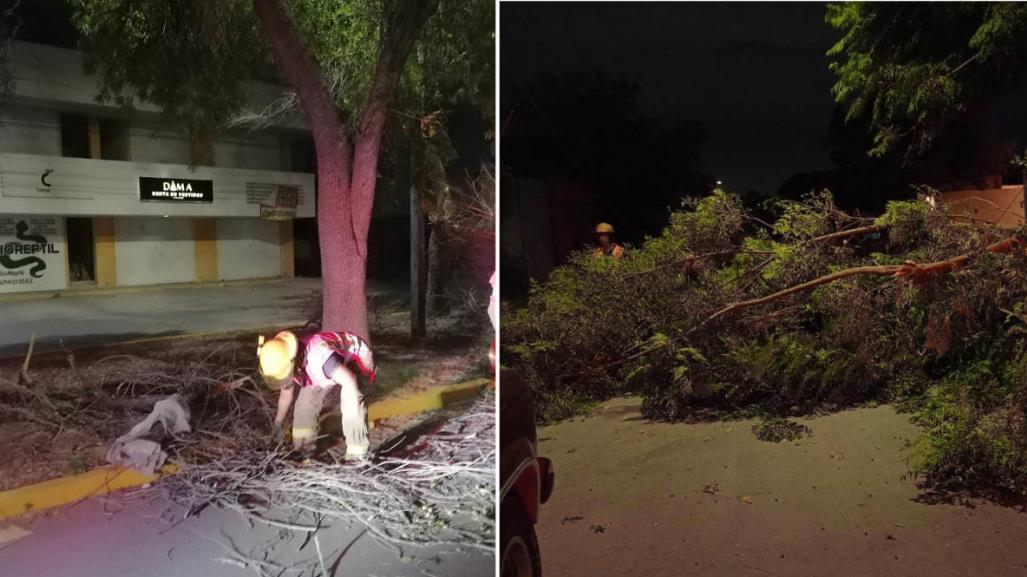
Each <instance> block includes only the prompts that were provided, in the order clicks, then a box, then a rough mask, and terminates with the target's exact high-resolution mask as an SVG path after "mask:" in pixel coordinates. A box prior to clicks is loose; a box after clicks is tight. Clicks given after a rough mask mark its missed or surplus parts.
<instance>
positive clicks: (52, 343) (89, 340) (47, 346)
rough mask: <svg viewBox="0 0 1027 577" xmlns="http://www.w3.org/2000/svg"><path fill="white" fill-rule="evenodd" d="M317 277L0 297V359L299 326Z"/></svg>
mask: <svg viewBox="0 0 1027 577" xmlns="http://www.w3.org/2000/svg"><path fill="white" fill-rule="evenodd" d="M320 292H321V279H289V280H281V281H272V282H266V281H265V282H254V283H232V284H226V285H224V286H217V285H214V286H207V285H204V286H196V287H188V288H182V287H175V288H165V289H156V290H153V289H151V290H146V291H126V292H115V293H103V294H89V295H71V296H63V297H60V298H46V299H35V300H7V301H0V318H2V319H3V322H2V323H0V357H8V356H13V355H21V354H24V352H25V350H26V348H27V346H28V342H29V340H30V339H31V337H32V335H33V334H35V335H36V350H38V351H46V350H53V349H55V348H59V347H60V343H61V341H63V342H64V344H65V346H68V347H72V348H73V347H78V346H90V345H95V344H108V343H116V342H124V341H129V340H135V339H140V338H148V337H155V336H166V335H179V334H187V333H199V332H209V331H232V330H243V329H260V328H264V327H269V326H275V325H282V324H290V323H298V324H302V323H304V322H306V321H307V320H309V319H310V318H311V315H312V314H314V311H317V310H318V302H319V301H318V298H319V295H320Z"/></svg>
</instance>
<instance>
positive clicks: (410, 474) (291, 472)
mask: <svg viewBox="0 0 1027 577" xmlns="http://www.w3.org/2000/svg"><path fill="white" fill-rule="evenodd" d="M417 446H418V448H419V450H418V451H417V452H416V453H415V454H414V455H413V456H411V457H408V458H398V457H389V456H386V457H383V458H378V459H374V460H372V461H369V462H366V463H346V462H342V463H325V462H320V461H305V462H303V463H297V462H295V461H293V460H290V459H289V458H288V457H287V455H285V454H283V453H280V452H279V453H276V452H267V451H250V452H239V451H231V452H229V451H226V452H224V454H223V455H222V456H221V457H220V458H218V459H215V460H212V461H210V462H207V463H205V464H201V465H192V466H189V467H187V468H185V469H184V470H182V471H180V472H179V474H177V475H174V476H173V477H170V478H168V479H166V480H165V481H164V482H162V483H161V488H162V490H163V491H164V494H165V495H166V496H167V497H168V498H170V499H171V500H172V501H173V502H174V503H176V504H178V505H180V506H181V509H178V511H181V510H184V511H185V516H189V515H192V514H196V513H197V512H199V511H200V510H202V509H203V508H204V507H207V506H209V505H216V506H219V507H222V508H225V509H230V510H235V511H238V512H239V513H241V514H242V515H244V516H245V517H246V518H247V519H250V520H252V521H253V522H255V523H261V524H265V525H269V526H272V527H275V528H278V529H282V530H285V531H290V532H293V533H294V534H295V535H297V536H299V537H301V538H302V539H303V540H304V542H306V541H309V540H313V541H314V543H315V549H316V550H317V555H316V557H314V556H312V557H311V558H310V559H308V560H307V561H306V563H308V564H310V565H311V567H308V569H318V568H321V569H323V568H324V567H325V564H326V561H325V559H326V553H325V552H323V551H322V550H321V545H320V540H319V539H318V532H319V531H321V530H322V529H323V528H326V527H330V526H331V525H332V524H334V523H346V524H353V523H358V524H360V525H362V526H363V527H365V528H366V530H367V533H368V534H370V535H371V536H372V537H374V538H375V539H376V540H377V541H379V542H381V543H383V544H385V545H386V546H388V547H391V548H395V549H396V550H397V551H399V552H400V553H402V552H403V547H417V548H421V547H428V546H439V545H449V546H454V547H464V548H469V549H480V550H484V551H488V552H491V551H493V549H494V538H495V535H494V523H495V505H494V495H495V467H496V447H495V397H494V395H493V394H492V393H491V392H486V393H484V394H483V395H482V396H481V397H480V398H479V399H478V400H477V402H476V403H475V404H474V405H473V406H472V407H471V408H470V409H468V410H467V411H466V412H465V413H463V414H462V415H460V416H459V417H456V418H454V419H452V420H450V421H449V422H447V424H446V425H445V426H444V427H443V428H442V429H441V430H439V431H437V432H436V433H434V434H432V435H429V436H426V437H423V438H421V439H420V440H419V443H418V445H417ZM178 514H179V516H180V517H181V513H178ZM225 547H226V550H228V551H229V552H230V553H231V555H230V557H229V558H226V561H227V562H230V563H234V564H240V565H243V566H245V567H248V568H251V569H254V570H256V571H257V572H258V573H259V574H264V573H265V572H271V570H272V569H275V570H281V569H283V568H282V567H280V566H279V565H280V564H277V562H275V561H274V560H270V559H267V558H264V557H263V556H261V557H254V556H252V555H248V554H247V553H246V552H244V551H239V550H237V549H233V548H231V547H229V546H225ZM262 550H265V549H262ZM340 555H341V554H340ZM331 556H332V555H331V554H328V557H327V558H329V559H330V558H331ZM292 568H293V569H303V568H298V567H292Z"/></svg>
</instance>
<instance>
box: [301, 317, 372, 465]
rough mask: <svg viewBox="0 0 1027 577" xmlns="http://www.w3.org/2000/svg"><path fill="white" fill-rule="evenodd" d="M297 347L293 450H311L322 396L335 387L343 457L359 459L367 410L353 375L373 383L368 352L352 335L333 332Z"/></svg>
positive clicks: (365, 446)
mask: <svg viewBox="0 0 1027 577" xmlns="http://www.w3.org/2000/svg"><path fill="white" fill-rule="evenodd" d="M301 345H302V346H303V347H304V351H305V354H304V360H303V367H302V370H301V371H300V374H299V376H298V378H297V379H296V380H297V384H298V385H299V386H300V391H299V397H298V398H297V399H296V408H295V409H294V414H293V420H292V423H293V424H292V439H293V446H294V447H295V448H296V449H297V450H310V449H313V447H314V442H315V440H316V439H317V423H318V417H319V416H320V414H321V407H322V405H323V404H324V399H325V396H326V395H327V394H328V392H329V391H330V390H331V389H332V387H335V386H337V385H338V386H339V387H340V391H339V410H340V412H341V413H342V434H343V436H344V437H345V438H346V456H348V457H363V456H364V455H366V454H367V449H368V446H369V444H370V442H369V440H368V436H367V407H366V406H365V405H364V397H363V395H362V394H361V392H360V387H359V386H358V383H357V372H359V373H361V374H363V375H364V376H366V377H367V378H368V380H369V381H370V382H374V376H375V373H376V371H375V367H374V357H373V355H372V354H371V348H370V347H369V346H368V344H367V343H366V342H365V341H364V340H363V339H361V338H360V337H358V336H356V335H352V334H350V333H335V332H323V333H317V334H314V335H311V336H310V337H308V338H306V339H304V341H303V342H302V343H301Z"/></svg>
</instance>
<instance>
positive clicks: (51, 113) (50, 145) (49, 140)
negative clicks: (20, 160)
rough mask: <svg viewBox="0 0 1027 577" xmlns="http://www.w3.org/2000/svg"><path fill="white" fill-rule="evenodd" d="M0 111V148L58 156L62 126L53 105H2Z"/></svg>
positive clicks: (2, 149) (0, 150) (9, 150)
mask: <svg viewBox="0 0 1027 577" xmlns="http://www.w3.org/2000/svg"><path fill="white" fill-rule="evenodd" d="M2 111H3V114H2V115H0V152H18V153H21V154H45V155H47V156H60V154H61V126H60V120H59V117H58V115H57V111H56V110H53V109H46V108H37V107H32V106H22V105H17V104H8V105H5V106H4V107H3V109H2Z"/></svg>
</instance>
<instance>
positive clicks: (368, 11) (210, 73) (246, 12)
mask: <svg viewBox="0 0 1027 577" xmlns="http://www.w3.org/2000/svg"><path fill="white" fill-rule="evenodd" d="M71 2H72V5H73V8H74V10H75V24H76V26H77V27H78V29H79V31H80V32H81V34H82V40H83V48H84V49H85V51H86V53H87V55H88V60H87V67H88V68H89V69H90V70H93V71H96V72H98V73H99V78H100V80H101V91H100V94H99V99H100V100H101V101H115V102H117V103H119V104H122V105H125V106H132V105H134V104H136V103H138V102H140V101H146V102H150V103H152V104H155V105H156V106H157V107H158V108H160V109H161V110H162V111H163V112H164V113H165V114H166V115H167V116H168V117H169V119H170V120H171V121H172V123H173V125H175V126H182V127H184V128H185V129H186V130H187V131H188V132H190V133H193V134H196V133H204V134H206V135H212V134H214V133H217V132H218V131H220V130H222V129H223V128H224V127H225V125H226V123H227V121H228V120H229V119H231V118H232V117H233V116H234V115H235V114H237V113H239V112H240V111H241V109H242V107H243V105H244V104H245V103H246V102H245V99H246V83H247V82H248V81H251V80H258V79H263V80H272V81H274V80H273V78H274V73H273V72H272V71H271V70H272V68H271V66H270V61H269V59H268V52H269V51H268V50H267V48H266V43H265V39H264V38H262V36H261V33H260V30H259V27H258V25H257V22H256V18H255V15H254V14H253V9H252V2H251V1H250V0H219V1H216V2H212V1H207V0H182V1H177V2H165V1H163V0H71ZM286 8H287V10H288V11H289V12H290V14H291V17H292V18H293V21H294V23H295V25H296V27H297V29H298V30H299V32H300V35H301V36H302V37H303V39H304V43H305V44H306V46H307V49H308V50H309V51H310V53H311V55H312V56H313V58H314V60H315V62H316V64H317V66H318V68H319V70H320V72H321V75H322V77H323V80H324V82H325V84H326V85H327V86H328V87H329V89H330V90H331V92H332V94H333V96H334V97H335V101H336V104H337V106H338V108H339V111H340V116H341V117H342V118H343V119H344V120H346V121H347V122H349V123H352V122H353V121H354V120H355V119H356V118H357V117H358V116H359V113H360V111H361V109H362V107H363V106H364V105H365V102H366V100H367V98H368V92H369V88H370V82H371V78H372V75H373V73H374V68H375V64H376V61H377V57H378V53H379V51H380V49H381V42H382V41H383V39H382V37H381V34H382V29H383V27H384V26H385V22H386V20H387V17H388V13H389V11H390V10H402V9H403V6H402V4H401V3H397V2H395V0H349V1H346V2H311V1H309V0H291V1H288V2H286ZM493 14H494V7H493V4H492V3H488V2H485V1H483V0H474V1H471V2H457V1H455V0H440V2H439V3H438V6H437V8H436V12H435V13H434V14H433V16H432V17H431V18H430V19H429V20H428V22H427V24H426V25H425V27H424V29H423V30H422V31H421V35H420V36H419V37H418V41H417V43H416V44H415V47H414V52H413V54H412V55H411V57H410V58H408V59H407V61H406V63H405V68H404V73H403V75H402V78H401V81H400V86H399V96H398V100H399V105H398V107H399V108H401V109H404V110H402V111H401V112H403V113H404V114H407V115H408V116H412V117H413V118H414V120H415V122H417V123H418V124H419V125H420V123H421V121H422V120H424V119H425V118H427V117H428V115H429V114H430V113H432V112H434V111H436V110H440V109H443V108H445V107H447V106H452V105H453V104H454V103H456V102H460V101H470V102H474V103H475V104H479V103H480V100H481V99H482V98H488V99H490V98H491V95H492V86H491V83H492V81H493V68H492V67H491V66H492V65H491V61H492V58H493V40H494V38H493V36H494V32H493V31H492V30H493ZM430 125H431V122H430V121H429V122H428V125H426V127H425V128H426V130H427V129H428V128H430ZM435 130H436V131H437V128H436V129H435ZM412 134H414V133H412ZM407 158H408V157H407Z"/></svg>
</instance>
